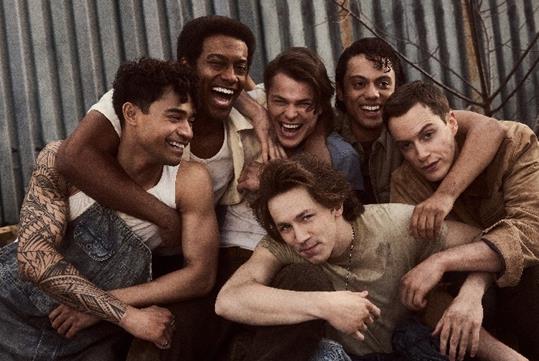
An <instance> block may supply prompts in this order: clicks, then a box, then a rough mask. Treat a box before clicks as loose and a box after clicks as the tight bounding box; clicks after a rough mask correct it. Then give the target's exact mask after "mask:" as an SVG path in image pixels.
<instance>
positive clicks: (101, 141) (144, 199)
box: [56, 110, 181, 246]
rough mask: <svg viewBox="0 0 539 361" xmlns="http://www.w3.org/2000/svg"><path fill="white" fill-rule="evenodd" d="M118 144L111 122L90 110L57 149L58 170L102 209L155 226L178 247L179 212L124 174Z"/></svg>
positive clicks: (164, 240) (170, 244)
mask: <svg viewBox="0 0 539 361" xmlns="http://www.w3.org/2000/svg"><path fill="white" fill-rule="evenodd" d="M119 142H120V138H119V137H118V135H117V134H116V132H115V131H114V128H113V127H112V125H111V124H110V122H109V121H108V119H107V118H106V117H105V116H104V115H103V114H101V113H100V112H98V111H95V110H93V111H90V112H89V113H88V114H86V116H85V117H84V118H83V119H82V120H81V122H80V124H79V126H78V127H77V129H75V131H74V132H73V134H71V135H70V136H69V138H67V139H66V140H65V141H64V142H63V144H62V145H61V146H60V148H59V149H58V154H57V156H56V169H57V170H58V172H59V173H60V174H61V175H62V176H63V177H65V178H66V179H67V180H68V181H69V182H70V183H72V184H73V185H75V186H76V187H77V188H78V189H80V190H82V191H83V192H84V193H86V194H87V195H88V196H90V197H91V198H93V199H95V200H96V201H97V202H98V203H100V204H102V205H103V206H105V207H108V208H111V209H115V210H119V211H121V212H124V213H127V214H130V215H132V216H134V217H137V218H142V219H145V220H147V221H150V222H152V223H154V224H156V225H157V226H158V227H159V232H160V235H161V238H162V239H163V242H164V244H165V245H166V246H178V245H179V243H180V237H181V223H180V217H179V215H178V213H177V212H176V211H175V210H174V209H171V208H169V207H167V206H166V205H165V204H164V203H162V202H161V201H159V200H158V199H157V198H155V197H154V196H152V195H151V194H149V193H148V192H145V191H144V189H142V187H140V186H139V185H137V184H136V183H135V182H133V180H132V179H131V178H130V177H129V176H128V175H127V174H126V173H125V172H124V170H123V169H122V168H121V167H120V165H119V164H118V162H117V160H116V158H115V156H116V152H117V150H118V145H119ZM81 165H82V166H81Z"/></svg>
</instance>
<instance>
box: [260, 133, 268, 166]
mask: <svg viewBox="0 0 539 361" xmlns="http://www.w3.org/2000/svg"><path fill="white" fill-rule="evenodd" d="M268 143H269V142H268V138H267V137H266V138H265V139H264V141H261V142H260V153H261V155H262V162H264V163H266V162H267V161H268V158H269V144H268Z"/></svg>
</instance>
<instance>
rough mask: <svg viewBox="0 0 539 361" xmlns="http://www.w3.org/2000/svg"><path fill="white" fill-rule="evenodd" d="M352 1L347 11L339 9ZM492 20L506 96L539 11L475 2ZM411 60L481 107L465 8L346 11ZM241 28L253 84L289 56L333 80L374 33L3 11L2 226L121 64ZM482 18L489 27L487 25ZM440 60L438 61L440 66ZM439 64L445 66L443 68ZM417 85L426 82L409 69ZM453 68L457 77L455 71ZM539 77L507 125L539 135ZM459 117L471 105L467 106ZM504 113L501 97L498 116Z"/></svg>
mask: <svg viewBox="0 0 539 361" xmlns="http://www.w3.org/2000/svg"><path fill="white" fill-rule="evenodd" d="M339 2H341V1H339ZM472 2H473V3H474V5H476V6H477V7H478V11H479V15H480V17H481V19H482V24H480V25H481V28H482V29H486V30H487V33H486V34H483V38H482V39H483V44H487V45H484V48H483V50H482V53H483V54H485V55H486V57H487V58H488V61H486V62H485V63H486V65H487V67H488V68H489V69H490V71H491V73H492V75H491V80H490V84H487V85H488V86H490V87H491V88H492V89H496V88H497V84H499V83H500V79H504V78H505V77H506V76H507V75H508V74H510V73H511V70H512V67H513V65H514V63H515V62H516V60H517V59H518V57H519V55H520V54H521V53H522V52H523V51H524V50H525V49H526V47H527V45H528V44H529V43H530V42H531V41H532V40H533V39H534V38H535V37H537V32H538V28H539V4H538V2H537V1H536V0H509V1H501V0H483V1H480V2H478V1H476V0H472ZM345 5H346V6H347V7H349V8H350V10H351V12H352V13H353V14H355V15H359V16H360V19H361V21H363V22H364V23H365V24H366V25H368V26H369V27H371V28H372V29H374V30H376V31H377V32H379V33H382V34H384V35H385V36H386V37H387V39H388V40H389V41H390V42H391V43H392V44H394V45H395V46H396V47H397V48H398V49H399V50H400V51H401V52H402V53H403V54H405V55H406V56H407V57H408V58H410V59H411V60H413V61H414V62H416V63H418V64H419V65H421V66H422V67H423V68H424V69H425V70H427V71H428V72H430V73H431V74H433V75H434V76H435V77H436V78H437V79H439V80H440V81H442V82H444V83H446V84H447V85H449V86H450V87H452V88H454V89H457V90H459V91H461V92H463V93H464V94H466V95H467V96H469V97H474V98H475V97H476V95H475V94H474V92H473V91H471V90H470V89H471V86H474V87H476V88H478V89H479V88H480V84H481V83H480V78H479V76H480V74H479V73H478V71H477V70H476V65H475V64H477V60H476V58H475V57H474V56H473V50H472V47H471V44H472V41H471V40H470V34H471V30H470V26H469V25H470V21H469V18H468V17H467V15H466V11H465V2H464V0H460V1H459V0H453V1H441V0H360V1H354V0H350V1H345ZM205 14H220V15H228V16H231V17H234V18H238V19H240V20H241V21H243V22H244V23H246V24H247V25H249V26H250V27H251V28H252V29H253V30H254V32H255V34H256V37H257V40H258V47H257V51H256V58H255V60H254V63H253V69H252V74H253V76H254V78H255V80H258V81H259V80H260V79H261V72H262V69H263V66H264V64H266V63H267V61H268V60H271V59H272V58H273V57H274V56H275V55H277V54H278V53H279V52H280V51H281V50H283V49H285V48H287V47H289V46H307V47H310V48H312V49H315V50H316V51H317V52H318V53H319V54H320V55H321V57H322V58H323V59H324V60H325V62H326V65H327V67H328V69H329V72H330V74H333V69H334V67H335V64H336V61H337V59H338V56H339V54H340V53H341V51H342V49H343V46H346V45H348V44H349V43H350V42H351V41H353V40H354V39H357V38H359V37H363V36H371V35H372V34H371V33H370V31H369V30H368V29H367V28H366V27H365V26H364V25H361V24H360V22H359V21H358V20H357V19H356V18H354V16H353V15H352V14H347V12H346V11H344V10H343V9H342V8H340V7H339V6H338V5H337V4H336V3H335V2H334V1H331V0H259V1H257V0H213V1H211V0H116V1H115V0H2V1H1V5H0V139H2V142H1V143H0V197H1V202H0V224H9V223H16V222H17V220H18V209H19V206H20V203H21V201H22V197H23V195H24V188H25V186H26V184H27V183H28V181H29V177H30V174H31V169H32V164H33V160H34V158H35V156H36V152H38V151H39V150H40V149H41V148H42V147H43V146H44V144H46V143H47V142H50V141H52V140H56V139H61V138H64V137H65V136H66V134H69V132H71V131H72V130H73V129H74V128H75V126H76V124H77V122H78V120H79V119H80V118H81V117H82V116H83V114H84V113H85V111H86V109H88V107H90V106H91V105H92V104H93V103H94V102H95V101H96V100H97V99H98V97H99V96H100V95H101V94H102V93H104V92H105V90H106V89H107V88H108V87H110V85H111V82H112V79H113V76H114V73H115V71H116V68H117V67H118V65H119V64H120V63H121V62H122V61H123V60H125V59H132V58H136V57H140V56H143V55H144V56H151V57H157V58H172V57H174V54H175V43H176V37H177V35H178V33H179V30H180V29H181V27H182V25H183V24H184V23H185V22H186V21H188V20H190V19H192V18H193V17H197V16H201V15H205ZM472 18H473V19H475V20H478V19H479V18H478V15H477V14H475V15H474V16H473V17H472ZM429 54H430V55H432V56H433V57H430V56H429ZM538 57H539V44H537V43H536V44H535V46H534V47H533V49H532V51H531V52H530V53H529V54H528V56H527V57H526V59H525V60H524V62H523V63H522V66H521V67H520V68H519V69H518V70H516V72H515V73H514V75H513V76H512V77H511V79H510V80H509V82H508V84H507V86H506V87H505V88H504V90H502V91H501V95H502V97H505V96H507V95H508V94H510V93H511V91H512V90H513V89H514V87H515V85H516V84H518V83H519V82H520V81H522V80H523V78H524V77H525V76H526V73H527V70H528V69H529V68H530V67H531V66H532V65H533V64H534V62H536V60H537V58H538ZM436 59H438V60H436ZM407 68H408V69H409V71H408V78H409V79H416V78H419V77H421V75H420V73H418V71H416V70H413V69H412V68H411V67H407ZM449 68H451V69H452V70H449ZM538 69H539V67H535V70H534V71H533V72H532V74H530V75H529V76H528V77H527V79H526V81H525V83H524V86H523V87H522V89H521V90H519V91H518V92H517V93H516V95H515V96H514V97H513V98H512V99H511V101H509V102H508V103H507V104H506V105H505V106H504V107H503V109H502V110H500V111H499V112H497V113H496V114H495V115H496V116H497V117H499V118H513V119H518V120H520V121H523V122H525V123H527V124H532V122H534V120H535V118H536V117H537V114H538V111H539V105H538V100H537V89H538V85H539V71H538ZM452 102H453V106H454V107H457V108H460V107H464V106H466V105H467V104H466V103H465V102H463V101H461V100H459V99H456V98H455V97H453V98H452ZM499 103H500V99H499V98H497V99H496V100H495V101H494V106H493V108H495V107H496V105H497V104H499Z"/></svg>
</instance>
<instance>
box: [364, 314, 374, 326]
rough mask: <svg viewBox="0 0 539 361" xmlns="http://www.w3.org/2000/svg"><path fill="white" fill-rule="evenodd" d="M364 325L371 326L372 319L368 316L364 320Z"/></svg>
mask: <svg viewBox="0 0 539 361" xmlns="http://www.w3.org/2000/svg"><path fill="white" fill-rule="evenodd" d="M365 323H366V324H367V326H368V325H372V324H373V323H374V317H372V315H371V316H369V317H368V318H367V319H366V320H365Z"/></svg>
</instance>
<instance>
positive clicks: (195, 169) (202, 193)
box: [176, 160, 213, 204]
mask: <svg viewBox="0 0 539 361" xmlns="http://www.w3.org/2000/svg"><path fill="white" fill-rule="evenodd" d="M207 197H210V198H211V197H213V191H212V180H211V177H210V174H209V172H208V169H207V168H206V166H205V165H204V164H200V163H197V162H195V161H189V160H183V161H182V163H181V164H180V166H179V169H178V173H177V174H176V198H177V202H178V201H181V200H184V199H185V198H188V199H191V198H192V199H199V200H201V201H202V200H203V199H205V198H207ZM212 204H213V202H212Z"/></svg>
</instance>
